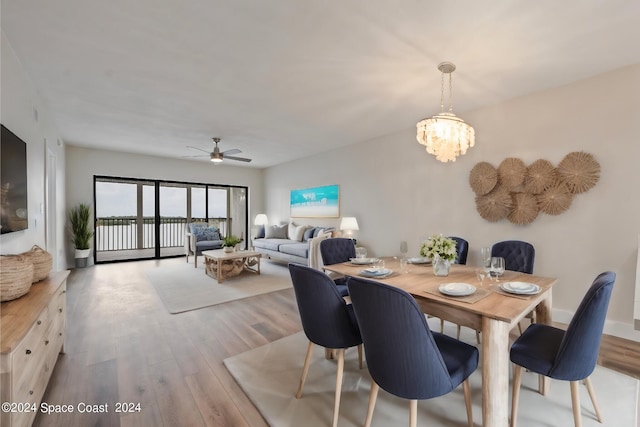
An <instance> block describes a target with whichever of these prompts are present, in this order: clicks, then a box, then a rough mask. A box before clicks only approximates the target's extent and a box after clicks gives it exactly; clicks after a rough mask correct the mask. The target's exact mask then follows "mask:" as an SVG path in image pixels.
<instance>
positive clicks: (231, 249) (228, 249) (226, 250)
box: [222, 246, 234, 253]
mask: <svg viewBox="0 0 640 427" xmlns="http://www.w3.org/2000/svg"><path fill="white" fill-rule="evenodd" d="M222 249H223V250H224V251H225V252H226V253H231V252H233V249H234V248H233V246H225V247H224V248H222Z"/></svg>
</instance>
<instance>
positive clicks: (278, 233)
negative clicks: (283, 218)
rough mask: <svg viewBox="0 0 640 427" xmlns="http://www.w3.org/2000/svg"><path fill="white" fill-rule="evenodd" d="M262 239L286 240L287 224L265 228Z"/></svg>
mask: <svg viewBox="0 0 640 427" xmlns="http://www.w3.org/2000/svg"><path fill="white" fill-rule="evenodd" d="M264 237H265V238H267V239H286V238H287V224H283V225H272V226H270V227H266V228H265V233H264Z"/></svg>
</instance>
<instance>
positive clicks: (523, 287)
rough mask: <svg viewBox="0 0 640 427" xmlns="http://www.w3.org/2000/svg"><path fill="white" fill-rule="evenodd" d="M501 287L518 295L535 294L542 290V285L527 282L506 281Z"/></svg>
mask: <svg viewBox="0 0 640 427" xmlns="http://www.w3.org/2000/svg"><path fill="white" fill-rule="evenodd" d="M500 289H502V290H503V291H505V292H509V293H512V294H517V295H535V294H537V293H538V292H540V286H538V285H536V284H533V283H527V282H504V283H503V284H501V285H500Z"/></svg>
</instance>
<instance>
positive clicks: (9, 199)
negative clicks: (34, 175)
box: [0, 125, 29, 234]
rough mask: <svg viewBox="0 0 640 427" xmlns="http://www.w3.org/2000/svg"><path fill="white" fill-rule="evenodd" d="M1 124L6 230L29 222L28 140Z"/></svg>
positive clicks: (1, 212) (0, 207)
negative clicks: (26, 141)
mask: <svg viewBox="0 0 640 427" xmlns="http://www.w3.org/2000/svg"><path fill="white" fill-rule="evenodd" d="M0 127H1V128H2V129H1V134H0V201H1V203H0V217H1V226H2V228H1V229H0V232H1V233H2V234H6V233H11V232H13V231H20V230H25V229H27V227H28V226H29V218H28V211H27V144H26V143H25V142H24V141H23V140H21V139H20V138H18V137H17V136H16V134H14V133H13V132H11V131H10V130H9V129H7V128H6V127H4V125H0Z"/></svg>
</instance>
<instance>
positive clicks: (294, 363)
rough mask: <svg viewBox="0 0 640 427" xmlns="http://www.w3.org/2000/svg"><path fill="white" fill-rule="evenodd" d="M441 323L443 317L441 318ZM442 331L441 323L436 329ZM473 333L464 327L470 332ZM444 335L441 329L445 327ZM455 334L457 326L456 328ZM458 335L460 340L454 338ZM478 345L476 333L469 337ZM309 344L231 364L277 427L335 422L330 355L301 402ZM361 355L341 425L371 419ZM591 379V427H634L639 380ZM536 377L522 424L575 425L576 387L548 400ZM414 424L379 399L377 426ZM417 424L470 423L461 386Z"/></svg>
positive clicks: (426, 404) (404, 410)
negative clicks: (572, 393)
mask: <svg viewBox="0 0 640 427" xmlns="http://www.w3.org/2000/svg"><path fill="white" fill-rule="evenodd" d="M434 320H436V321H437V319H434ZM434 326H435V324H434ZM465 329H466V328H463V331H464V330H465ZM438 330H439V329H438ZM446 332H452V333H455V330H454V329H451V331H446ZM454 336H455V335H454ZM463 339H464V340H465V341H467V342H470V343H474V342H475V335H474V334H473V332H471V333H470V334H468V335H466V336H465V337H464V338H463ZM307 344H308V341H307V339H306V337H305V335H304V333H302V332H300V333H297V334H294V335H291V336H289V337H286V338H283V339H280V340H278V341H275V342H273V343H270V344H267V345H265V346H262V347H259V348H256V349H253V350H250V351H248V352H246V353H242V354H239V355H237V356H234V357H230V358H228V359H226V360H225V361H224V363H225V365H226V367H227V369H228V370H229V371H230V372H231V374H232V375H233V377H234V378H235V379H236V381H237V382H238V383H239V384H240V386H241V387H242V389H243V390H244V391H245V393H246V394H247V395H248V396H249V398H250V399H251V401H252V402H253V403H254V404H255V406H256V407H257V408H258V410H259V411H260V413H261V414H262V415H263V417H264V418H265V419H266V420H267V422H268V423H269V425H271V426H274V427H285V426H286V427H293V426H305V427H312V426H327V425H330V424H331V417H332V413H333V398H334V390H335V373H336V364H335V361H333V360H326V359H325V358H324V350H323V349H321V348H318V346H315V353H314V354H313V359H312V363H311V366H310V368H309V374H308V377H307V382H306V384H305V387H304V391H303V395H302V398H301V399H296V398H295V397H294V394H295V393H296V390H297V387H298V383H299V380H300V373H301V372H302V366H303V363H304V357H305V353H306V349H307ZM357 357H358V356H357V351H356V350H355V349H349V350H347V352H346V360H345V374H344V383H343V387H342V399H341V405H340V419H339V421H338V425H339V426H341V427H347V426H349V427H351V426H354V427H355V426H361V425H363V423H364V419H365V416H366V410H367V404H368V399H369V389H370V385H371V377H370V376H369V374H368V372H367V369H366V367H365V368H364V369H362V370H359V369H358V361H357ZM591 379H592V382H593V385H594V388H595V390H596V396H597V398H598V403H599V406H600V410H601V412H602V415H603V417H604V423H603V424H600V423H598V421H597V420H596V419H595V415H594V411H593V407H592V406H591V401H590V400H589V396H588V393H587V390H586V388H585V387H584V386H582V387H581V388H580V395H581V402H582V422H583V424H582V425H583V426H584V427H592V426H593V427H595V426H611V427H635V426H637V424H636V405H637V400H638V398H637V396H638V381H637V380H635V379H634V378H631V377H628V376H625V375H622V374H619V373H617V372H614V371H612V370H609V369H606V368H603V367H600V366H598V367H597V368H596V371H595V372H594V373H593V375H592V377H591ZM536 388H537V377H536V376H535V375H533V374H531V373H523V387H522V389H521V392H520V409H519V415H518V426H519V427H534V426H535V427H551V426H554V427H556V426H557V427H567V426H573V415H572V410H571V398H570V392H569V384H568V383H566V382H561V381H552V382H551V390H550V392H549V394H548V396H541V395H540V394H538V393H537V391H535V390H536ZM471 392H472V400H473V419H474V425H476V426H480V425H481V424H482V409H481V408H482V406H481V405H482V390H481V375H480V370H477V371H476V372H475V373H474V374H473V375H472V376H471ZM408 424H409V402H408V401H406V400H403V399H400V398H397V397H395V396H393V395H391V394H389V393H387V392H385V391H383V390H382V389H381V390H380V392H379V394H378V400H377V403H376V407H375V411H374V414H373V423H372V425H373V426H377V427H389V426H406V425H408ZM418 425H422V426H443V427H449V426H451V427H453V426H466V412H465V409H464V397H463V393H462V387H459V388H458V389H456V390H454V391H453V392H451V393H449V394H448V395H445V396H441V397H438V398H435V399H430V400H425V401H420V402H419V403H418Z"/></svg>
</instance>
